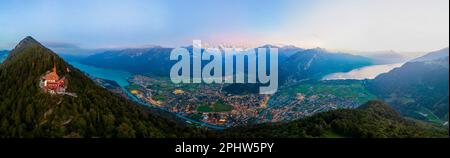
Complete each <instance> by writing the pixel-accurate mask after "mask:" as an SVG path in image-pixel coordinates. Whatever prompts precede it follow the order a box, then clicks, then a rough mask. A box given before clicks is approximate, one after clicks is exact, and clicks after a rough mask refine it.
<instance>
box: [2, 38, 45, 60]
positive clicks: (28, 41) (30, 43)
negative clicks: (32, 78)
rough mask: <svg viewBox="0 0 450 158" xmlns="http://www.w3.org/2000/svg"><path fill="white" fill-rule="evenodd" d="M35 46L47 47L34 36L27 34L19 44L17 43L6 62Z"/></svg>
mask: <svg viewBox="0 0 450 158" xmlns="http://www.w3.org/2000/svg"><path fill="white" fill-rule="evenodd" d="M33 47H35V48H36V47H37V48H40V49H47V48H46V47H44V46H43V45H42V44H41V43H39V42H38V41H37V40H35V39H34V38H33V37H31V36H27V37H25V38H24V39H22V40H21V41H20V42H19V44H17V45H16V47H14V49H13V50H11V52H10V53H9V55H8V57H7V58H6V60H5V61H4V62H5V63H6V62H7V61H9V60H12V59H13V58H15V57H16V56H18V55H19V54H22V53H25V52H27V51H25V50H27V49H29V48H33ZM29 52H35V51H29Z"/></svg>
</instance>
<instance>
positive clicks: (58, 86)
mask: <svg viewBox="0 0 450 158" xmlns="http://www.w3.org/2000/svg"><path fill="white" fill-rule="evenodd" d="M39 86H40V87H41V88H42V89H43V90H44V91H45V92H48V93H50V94H57V93H64V92H65V91H66V85H65V78H64V77H62V78H59V76H58V73H57V72H56V65H53V71H47V73H45V75H44V76H42V78H41V82H40V83H39Z"/></svg>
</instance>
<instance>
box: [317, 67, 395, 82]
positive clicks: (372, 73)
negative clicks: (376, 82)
mask: <svg viewBox="0 0 450 158" xmlns="http://www.w3.org/2000/svg"><path fill="white" fill-rule="evenodd" d="M403 64H404V63H396V64H385V65H372V66H366V67H362V68H358V69H354V70H352V71H350V72H338V73H333V74H329V75H327V76H325V77H324V78H323V80H345V79H354V80H364V79H374V78H375V77H377V76H378V75H380V74H382V73H386V72H389V71H391V70H392V69H394V68H397V67H400V66H402V65H403Z"/></svg>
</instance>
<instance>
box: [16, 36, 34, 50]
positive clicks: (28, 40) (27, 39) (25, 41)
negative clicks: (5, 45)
mask: <svg viewBox="0 0 450 158" xmlns="http://www.w3.org/2000/svg"><path fill="white" fill-rule="evenodd" d="M29 45H41V43H39V42H38V41H37V40H35V39H34V38H33V37H31V36H27V37H25V38H24V39H22V40H21V41H20V42H19V44H17V45H16V47H15V48H14V49H17V48H20V47H24V46H29Z"/></svg>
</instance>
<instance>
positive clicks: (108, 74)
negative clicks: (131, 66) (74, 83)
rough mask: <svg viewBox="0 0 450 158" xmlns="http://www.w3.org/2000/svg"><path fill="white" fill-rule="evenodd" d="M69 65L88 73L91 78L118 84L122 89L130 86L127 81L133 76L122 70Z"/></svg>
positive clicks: (76, 64)
mask: <svg viewBox="0 0 450 158" xmlns="http://www.w3.org/2000/svg"><path fill="white" fill-rule="evenodd" d="M69 64H70V65H72V66H74V67H76V68H78V69H80V70H81V71H83V72H84V73H87V74H88V75H89V76H92V77H96V78H102V79H107V80H111V81H115V82H117V84H119V85H120V86H121V87H126V86H128V85H129V83H128V81H127V79H128V78H130V77H131V76H132V74H131V73H129V72H126V71H121V70H112V69H105V68H99V67H94V66H89V65H85V64H82V63H79V62H70V61H69Z"/></svg>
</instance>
